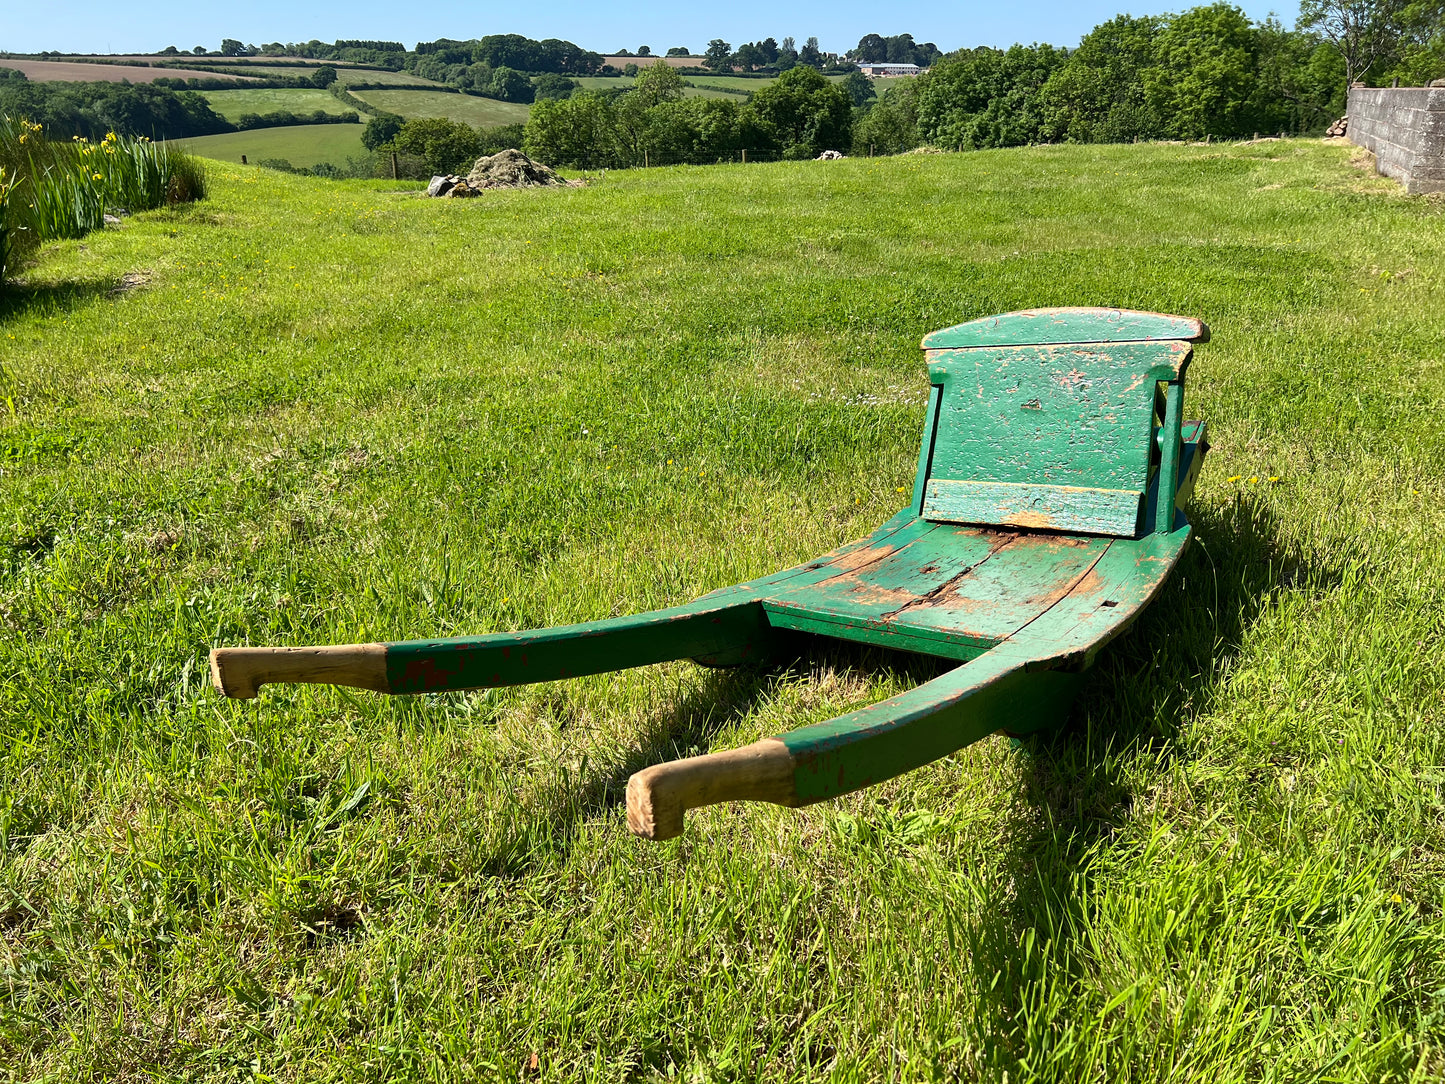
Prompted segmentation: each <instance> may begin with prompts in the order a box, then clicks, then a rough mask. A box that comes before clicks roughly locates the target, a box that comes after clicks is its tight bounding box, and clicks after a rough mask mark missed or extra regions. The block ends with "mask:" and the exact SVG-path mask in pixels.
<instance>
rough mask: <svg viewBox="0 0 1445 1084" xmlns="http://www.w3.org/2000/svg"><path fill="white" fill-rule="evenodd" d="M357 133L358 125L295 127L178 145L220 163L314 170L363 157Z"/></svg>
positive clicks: (200, 138)
mask: <svg viewBox="0 0 1445 1084" xmlns="http://www.w3.org/2000/svg"><path fill="white" fill-rule="evenodd" d="M335 100H336V99H335V98H333V99H332V101H335ZM361 129H362V126H361V125H360V124H298V125H294V126H292V127H288V128H255V129H252V130H251V131H249V132H226V133H225V134H223V135H210V136H196V137H195V138H193V139H183V140H180V141H179V142H180V144H181V146H183V147H185V148H186V150H188V151H190V152H191V153H192V154H199V155H200V156H201V157H203V158H219V159H220V160H221V161H223V162H239V161H240V160H241V155H243V154H244V155H246V157H247V158H248V159H249V160H250V161H251V163H252V164H254V163H255V162H257V161H258V160H259V159H262V158H285V159H286V160H287V161H289V162H290V163H291V164H292V165H293V166H314V165H316V163H317V162H332V163H335V164H337V165H341V164H342V163H344V162H345V161H346V160H347V159H348V158H351V157H354V156H359V155H362V154H365V153H366V148H365V147H363V146H362V145H361Z"/></svg>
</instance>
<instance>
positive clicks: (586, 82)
mask: <svg viewBox="0 0 1445 1084" xmlns="http://www.w3.org/2000/svg"><path fill="white" fill-rule="evenodd" d="M570 78H571V80H572V82H574V83H576V84H577V85H578V86H580V87H582V88H583V89H584V90H616V89H618V88H621V89H623V90H629V89H631V88H632V87H633V86H634V85H635V84H636V82H637V80H636V79H635V78H633V77H632V76H629V75H574V76H570ZM686 78H687V79H688V81H689V82H691V83H695V84H697V85H694V86H686V87H683V88H682V95H683V97H684V98H731V99H733V100H737V97H738V96H737V95H736V94H730V93H728V92H727V91H726V90H719V89H717V88H714V87H709V86H704V85H703V84H702V82H701V79H702V77H700V76H687V77H686ZM746 81H747V80H738V82H746ZM758 83H759V86H761V85H762V83H761V81H758ZM754 89H756V88H754Z"/></svg>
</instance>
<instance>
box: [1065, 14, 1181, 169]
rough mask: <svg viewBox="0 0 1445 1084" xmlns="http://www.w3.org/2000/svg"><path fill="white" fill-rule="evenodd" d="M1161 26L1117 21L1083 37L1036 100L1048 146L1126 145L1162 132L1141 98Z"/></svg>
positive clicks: (1155, 21) (1154, 21)
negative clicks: (1078, 144) (1067, 142)
mask: <svg viewBox="0 0 1445 1084" xmlns="http://www.w3.org/2000/svg"><path fill="white" fill-rule="evenodd" d="M1163 27H1164V20H1163V19H1160V18H1156V17H1153V16H1146V17H1144V18H1135V17H1134V16H1132V15H1119V16H1116V17H1115V18H1113V19H1110V20H1109V21H1108V22H1105V23H1100V24H1099V25H1098V26H1096V27H1094V29H1093V30H1091V31H1089V33H1087V34H1085V35H1084V39H1083V40H1082V41H1081V42H1079V47H1078V48H1077V49H1075V50H1074V51H1073V53H1071V54H1070V55H1069V58H1068V60H1067V61H1065V62H1064V64H1063V65H1062V66H1061V67H1060V68H1059V69H1058V70H1057V71H1055V72H1054V73H1053V74H1052V75H1050V76H1049V79H1048V82H1047V83H1045V84H1044V87H1043V90H1042V92H1041V94H1040V97H1041V107H1042V114H1043V116H1042V124H1041V129H1040V138H1041V139H1043V140H1045V141H1046V142H1058V141H1069V142H1074V143H1128V142H1131V141H1132V140H1134V139H1153V138H1155V137H1157V136H1158V135H1159V133H1160V132H1161V131H1162V124H1161V122H1160V120H1159V117H1158V115H1157V114H1156V113H1155V112H1154V111H1153V109H1152V108H1151V107H1150V106H1149V104H1148V102H1147V101H1146V100H1145V95H1144V72H1145V70H1146V69H1148V68H1149V67H1151V66H1152V65H1153V63H1154V53H1155V40H1156V39H1157V38H1158V36H1159V34H1160V32H1161V30H1162V29H1163Z"/></svg>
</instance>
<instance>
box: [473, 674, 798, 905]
mask: <svg viewBox="0 0 1445 1084" xmlns="http://www.w3.org/2000/svg"><path fill="white" fill-rule="evenodd" d="M778 679H779V675H778V674H777V672H776V671H774V670H771V669H769V670H764V669H760V668H758V667H738V668H736V669H718V670H713V671H711V672H710V673H709V674H708V675H707V677H706V678H705V679H704V681H703V682H702V684H701V685H700V686H699V687H698V688H697V689H696V690H695V691H693V692H692V693H689V694H688V695H687V696H685V697H683V698H682V699H681V700H679V701H677V702H675V703H673V704H671V705H670V706H668V707H667V708H665V709H664V710H662V711H659V712H658V713H657V714H656V715H655V716H653V718H652V720H651V723H650V724H649V725H648V727H647V728H646V729H645V730H644V731H643V732H642V733H641V734H639V735H638V737H637V743H636V745H635V746H632V747H631V748H629V749H628V750H627V751H626V754H625V755H624V756H623V758H622V759H621V760H620V761H617V762H614V763H613V764H610V765H608V766H607V767H605V768H604V767H593V766H589V765H588V764H587V763H586V762H585V761H584V762H583V764H582V766H581V768H580V769H579V770H578V772H577V773H576V775H572V774H570V773H568V772H567V771H566V770H565V769H561V768H559V770H558V771H557V772H556V773H554V774H552V775H551V776H550V777H549V778H547V779H546V780H545V781H543V782H541V783H539V784H538V785H537V786H536V788H535V789H534V790H533V793H532V794H531V795H530V796H527V797H524V798H523V799H522V800H521V801H519V802H518V803H517V805H516V811H515V814H514V816H513V817H512V819H511V822H510V824H509V825H508V826H507V827H506V828H505V829H504V830H503V831H502V832H501V833H499V837H498V840H497V844H496V846H495V848H494V849H493V850H492V853H491V855H490V856H489V857H488V858H487V859H486V860H485V861H484V862H483V863H482V871H483V872H485V873H486V874H487V875H488V876H492V877H520V876H523V875H525V874H527V873H530V872H533V867H534V866H535V864H536V861H537V858H538V857H539V855H541V854H544V853H548V852H550V853H552V854H553V855H557V854H559V853H560V854H565V853H566V852H568V851H570V850H571V848H572V846H573V844H574V843H575V841H576V839H577V836H578V833H579V832H580V830H581V827H582V824H583V823H584V822H585V821H586V820H587V819H588V818H590V817H594V816H596V815H598V814H599V813H604V812H606V811H608V810H612V809H615V808H617V807H619V806H620V805H622V803H623V802H624V801H625V799H626V794H627V780H628V777H629V776H631V775H632V774H633V773H634V772H638V771H641V770H642V769H643V768H646V767H648V766H649V765H652V764H658V763H661V762H662V761H665V760H675V759H677V758H678V757H687V756H694V755H696V754H698V753H703V752H707V751H708V750H709V749H710V748H711V746H712V743H713V740H714V739H715V738H716V737H717V735H718V734H719V733H721V732H722V731H723V730H725V729H726V728H727V727H728V726H730V725H731V724H732V723H734V722H736V721H737V720H739V719H741V718H743V717H744V716H745V715H747V714H748V712H749V711H750V710H751V709H752V706H753V704H755V703H756V702H757V701H758V700H759V699H760V698H762V697H763V696H765V695H766V694H767V692H768V690H769V688H771V686H772V685H773V684H774V683H775V682H776V681H777V680H778Z"/></svg>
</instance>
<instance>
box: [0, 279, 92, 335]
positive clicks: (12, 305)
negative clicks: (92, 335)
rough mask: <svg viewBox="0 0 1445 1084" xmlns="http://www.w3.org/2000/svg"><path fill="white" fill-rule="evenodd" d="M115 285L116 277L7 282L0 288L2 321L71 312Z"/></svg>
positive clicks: (0, 316)
mask: <svg viewBox="0 0 1445 1084" xmlns="http://www.w3.org/2000/svg"><path fill="white" fill-rule="evenodd" d="M115 289H116V284H115V283H114V282H113V281H106V282H54V283H38V284H31V283H25V282H7V283H6V284H5V287H4V289H0V324H5V323H8V322H9V321H11V320H15V319H18V318H19V317H21V316H36V315H38V316H55V315H57V314H59V313H65V312H71V311H73V310H75V309H78V308H80V307H81V306H82V305H85V304H86V303H88V302H90V301H93V300H95V299H96V298H98V297H109V296H110V295H111V294H112V293H113V292H114V291H115Z"/></svg>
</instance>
